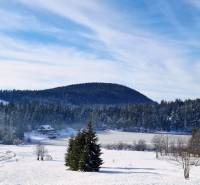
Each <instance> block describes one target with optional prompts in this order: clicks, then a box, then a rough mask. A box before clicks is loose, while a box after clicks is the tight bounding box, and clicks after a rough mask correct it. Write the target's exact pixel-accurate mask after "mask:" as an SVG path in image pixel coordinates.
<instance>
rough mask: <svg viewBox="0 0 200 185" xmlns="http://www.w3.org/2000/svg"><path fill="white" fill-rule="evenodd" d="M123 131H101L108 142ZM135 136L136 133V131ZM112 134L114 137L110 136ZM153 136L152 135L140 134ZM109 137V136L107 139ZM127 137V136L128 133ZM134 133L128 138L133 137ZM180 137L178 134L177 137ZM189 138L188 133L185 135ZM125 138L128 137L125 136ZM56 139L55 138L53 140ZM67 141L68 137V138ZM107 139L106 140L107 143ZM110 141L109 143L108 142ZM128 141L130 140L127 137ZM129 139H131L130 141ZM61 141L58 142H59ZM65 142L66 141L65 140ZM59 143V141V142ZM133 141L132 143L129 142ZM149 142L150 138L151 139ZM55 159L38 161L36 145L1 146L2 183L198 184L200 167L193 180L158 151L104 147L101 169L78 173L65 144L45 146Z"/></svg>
mask: <svg viewBox="0 0 200 185" xmlns="http://www.w3.org/2000/svg"><path fill="white" fill-rule="evenodd" d="M123 134H124V135H125V134H126V133H122V132H119V131H113V132H109V133H101V134H99V138H100V141H101V142H102V143H104V144H107V143H108V141H110V143H116V142H118V141H120V140H119V139H120V135H121V136H122V135H123ZM133 134H134V135H135V134H136V133H133ZM109 135H110V137H109ZM137 136H141V137H142V138H146V139H150V135H148V134H146V135H145V134H137ZM106 137H107V138H106ZM124 137H125V136H124ZM132 137H133V136H131V133H129V134H127V139H128V138H129V141H131V140H132V139H133V138H132ZM173 137H178V136H173ZM181 137H188V136H181ZM117 138H118V140H117ZM121 139H123V140H124V138H123V136H122V137H121ZM52 141H53V140H52ZM65 141H66V140H65ZM103 141H104V142H103ZM105 141H107V142H105ZM125 141H126V140H125ZM127 141H128V140H127ZM57 142H58V141H57ZM62 142H64V141H63V140H62ZM55 143H56V142H55ZM128 143H129V142H128ZM147 143H148V141H147ZM45 149H46V150H47V151H48V154H49V155H51V156H52V160H44V161H37V160H36V155H35V150H36V145H19V146H14V145H9V146H8V145H1V146H0V184H1V185H66V184H68V185H79V184H83V185H84V184H87V185H101V184H105V185H107V184H109V185H160V184H162V185H180V184H181V185H183V184H187V185H189V184H190V185H198V184H200V176H199V173H200V167H192V169H191V174H190V179H189V180H185V179H184V177H183V169H182V166H181V165H180V164H179V163H177V162H175V161H174V162H173V161H171V160H170V161H169V160H166V159H156V156H155V153H154V152H145V151H141V152H139V151H123V150H122V151H116V150H106V149H103V150H102V153H103V154H102V159H103V161H104V163H103V165H102V167H101V169H100V172H75V171H70V170H68V169H67V167H66V166H65V165H64V155H65V153H66V146H65V145H55V144H54V145H52V143H51V145H45Z"/></svg>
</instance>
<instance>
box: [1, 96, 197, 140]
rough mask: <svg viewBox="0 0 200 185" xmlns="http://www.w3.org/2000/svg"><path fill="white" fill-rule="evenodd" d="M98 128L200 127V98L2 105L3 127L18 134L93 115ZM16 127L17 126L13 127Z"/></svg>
mask: <svg viewBox="0 0 200 185" xmlns="http://www.w3.org/2000/svg"><path fill="white" fill-rule="evenodd" d="M91 115H92V119H93V122H94V126H95V127H96V128H98V129H109V128H111V129H123V130H125V131H148V132H151V131H154V130H160V131H161V130H162V131H188V132H190V131H192V129H194V128H198V127H200V100H199V99H197V100H186V101H181V100H176V101H174V102H165V101H162V102H161V103H154V104H137V105H136V104H127V105H87V106H75V105H68V106H67V105H66V106H64V105H58V104H53V103H50V104H43V103H40V102H37V101H34V102H28V101H27V102H24V103H10V104H7V105H5V104H2V103H1V104H0V126H1V130H2V129H4V130H8V129H12V130H14V131H15V132H16V133H17V135H18V137H22V135H23V134H22V133H23V132H24V131H27V130H31V129H35V128H36V127H38V125H40V124H46V123H49V124H51V125H53V126H54V127H55V128H62V127H63V126H67V125H70V126H73V125H76V124H77V123H79V124H85V123H86V122H87V121H88V119H89V118H90V117H91ZM13 128H14V129H13Z"/></svg>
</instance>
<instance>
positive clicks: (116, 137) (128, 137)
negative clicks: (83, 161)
mask: <svg viewBox="0 0 200 185" xmlns="http://www.w3.org/2000/svg"><path fill="white" fill-rule="evenodd" d="M73 134H75V131H73V130H72V129H70V131H69V133H67V132H64V131H62V132H61V136H62V137H60V138H57V139H53V140H52V139H48V138H47V137H44V136H39V135H34V134H31V135H30V134H29V136H31V140H32V141H39V140H40V141H42V142H43V143H44V144H52V145H62V146H65V145H66V143H67V142H68V139H69V137H70V135H73ZM157 134H164V135H166V134H167V135H168V136H169V137H170V138H181V139H183V140H185V141H187V140H188V139H189V138H190V136H189V135H180V134H176V133H174V134H170V133H136V132H123V131H117V130H107V131H101V132H97V135H98V138H99V142H100V143H101V144H102V145H107V144H118V143H120V142H123V143H126V144H132V143H133V142H137V141H138V140H140V139H143V140H145V141H146V143H147V144H149V145H150V144H151V140H152V138H153V137H154V136H155V135H157Z"/></svg>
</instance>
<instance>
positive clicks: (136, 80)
mask: <svg viewBox="0 0 200 185" xmlns="http://www.w3.org/2000/svg"><path fill="white" fill-rule="evenodd" d="M17 2H18V3H20V5H23V6H24V7H27V8H29V9H31V11H33V12H36V13H35V14H34V15H32V14H30V15H29V16H27V17H26V18H24V16H23V15H22V14H20V13H19V12H18V13H11V12H9V11H5V10H1V9H0V14H4V15H7V16H6V17H7V19H9V23H10V24H8V25H5V24H3V26H1V27H0V42H1V43H2V44H1V45H0V68H1V69H2V71H3V73H1V74H0V84H1V88H22V89H27V88H31V89H38V88H39V89H43V88H50V87H52V86H60V85H67V84H71V83H80V82H91V81H98V82H100V81H104V82H115V83H122V84H124V85H128V86H130V87H132V88H135V89H137V90H139V91H141V92H143V93H144V94H146V95H148V96H150V97H151V98H153V99H155V100H158V101H159V100H161V99H167V100H172V99H175V98H196V97H198V92H199V90H200V87H199V85H198V84H199V82H200V75H199V73H198V69H199V68H200V64H199V63H200V62H199V61H198V57H197V56H196V55H194V54H193V51H194V50H193V48H192V49H191V46H192V47H197V48H198V47H199V45H198V44H197V43H196V42H195V39H194V38H195V36H194V35H192V36H191V37H188V35H189V34H190V33H189V32H188V29H187V28H185V26H183V24H182V22H180V20H179V19H178V18H177V17H178V15H177V14H176V12H174V9H172V5H171V4H169V1H166V2H165V3H163V4H160V3H159V1H156V5H157V6H164V10H165V11H164V13H163V16H164V17H165V19H167V20H168V22H169V23H171V26H172V28H173V29H175V30H176V31H177V34H180V33H182V34H181V36H180V37H174V35H173V36H171V34H168V33H167V34H161V33H160V29H158V30H156V31H153V30H155V29H154V27H150V26H148V28H147V27H146V26H144V25H143V24H142V21H143V20H141V21H138V17H139V16H140V15H138V12H128V13H126V14H125V13H122V12H120V11H119V10H118V9H117V8H114V6H112V5H110V4H107V3H106V1H99V0H96V1H92V0H88V1H84V3H83V2H78V1H72V0H68V1H64V0H58V1H53V0H47V1H42V0H35V1H28V0H20V1H17ZM10 6H11V5H10ZM133 6H134V5H133ZM146 6H147V8H148V11H147V12H146V15H147V14H149V15H150V14H151V15H152V14H153V12H152V11H156V9H155V7H153V6H150V4H147V5H146ZM150 8H151V9H150ZM141 10H142V9H141ZM141 10H138V11H141ZM38 12H39V14H40V16H36V14H37V13H38ZM41 12H42V13H41ZM44 12H45V13H44ZM157 13H160V11H159V12H157ZM42 14H43V15H44V16H45V15H51V17H52V16H53V17H55V18H56V20H64V21H63V22H62V24H60V25H55V24H48V23H47V22H45V21H44V20H42V19H41V16H42ZM144 16H145V15H144ZM131 19H132V20H133V21H132V22H131V21H129V20H131ZM6 21H7V20H6V19H5V18H3V19H2V18H0V22H6ZM65 21H66V22H65ZM69 21H70V22H72V23H74V24H76V25H78V27H77V28H76V29H75V31H76V34H75V35H73V37H77V38H78V39H75V40H73V42H71V43H70V44H69V42H68V41H69V39H70V38H68V37H69V29H72V28H70V26H63V24H65V23H66V24H68V22H69ZM144 21H145V25H151V24H152V19H149V20H148V19H147V20H144ZM148 21H149V24H148ZM156 21H160V22H161V21H162V20H156ZM25 25H26V26H25ZM27 25H28V26H27ZM67 28H68V29H67ZM11 29H15V30H19V31H20V30H22V31H24V30H26V31H29V30H30V29H31V30H30V31H29V32H31V31H33V30H34V31H35V32H38V33H42V34H47V35H48V37H55V38H57V40H56V41H54V42H49V43H48V44H47V43H46V42H44V41H43V40H42V39H41V41H40V42H38V41H37V42H33V40H34V39H33V38H32V39H31V41H30V40H29V39H21V38H19V37H18V36H17V35H15V36H14V37H13V35H12V34H11V35H9V34H7V32H8V30H9V31H10V30H11ZM5 30H6V31H5ZM184 37H185V38H187V39H186V40H185V42H184V41H183V40H182V38H184ZM80 44H81V45H80ZM189 46H190V47H189ZM191 53H192V54H191ZM190 54H191V55H190ZM5 74H9V75H7V76H8V78H6V77H5ZM13 79H14V80H13Z"/></svg>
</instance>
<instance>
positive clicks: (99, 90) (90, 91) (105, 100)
mask: <svg viewBox="0 0 200 185" xmlns="http://www.w3.org/2000/svg"><path fill="white" fill-rule="evenodd" d="M0 99H2V100H5V101H8V102H13V103H17V102H18V103H19V102H21V103H22V102H25V101H35V100H36V101H39V102H43V103H59V104H62V105H70V104H71V105H94V104H102V105H109V104H110V105H111V104H112V105H115V104H144V103H145V104H151V103H153V101H152V100H151V99H149V98H148V97H146V96H145V95H143V94H141V93H139V92H138V91H136V90H133V89H131V88H128V87H125V86H122V85H118V84H112V83H85V84H76V85H69V86H64V87H58V88H53V89H47V90H40V91H39V90H38V91H28V90H26V91H22V90H13V91H0Z"/></svg>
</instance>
